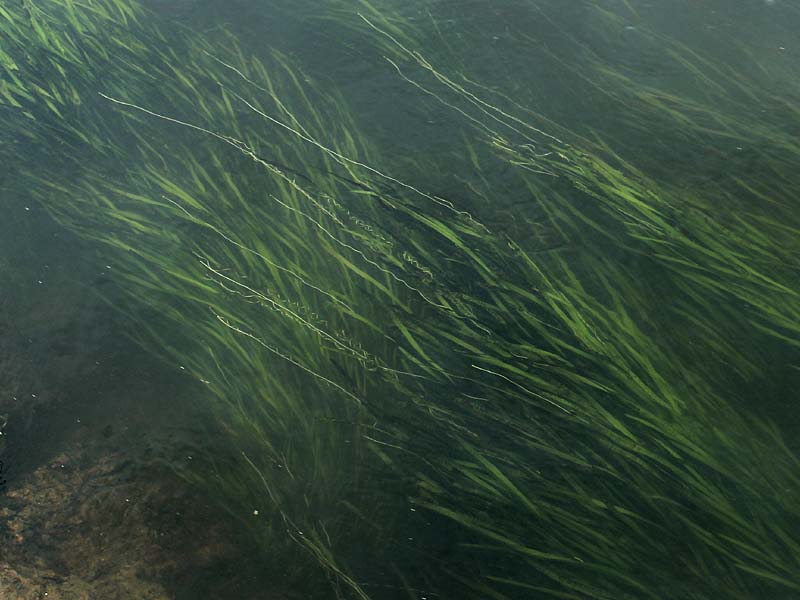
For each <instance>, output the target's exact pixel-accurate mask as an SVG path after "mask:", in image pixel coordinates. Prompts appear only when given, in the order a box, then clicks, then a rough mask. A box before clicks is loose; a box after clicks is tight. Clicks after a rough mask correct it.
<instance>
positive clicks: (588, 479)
mask: <svg viewBox="0 0 800 600" xmlns="http://www.w3.org/2000/svg"><path fill="white" fill-rule="evenodd" d="M513 5H514V6H515V7H516V9H517V10H519V11H520V14H521V15H523V16H525V18H526V19H528V20H532V21H535V22H536V23H537V24H538V27H539V28H540V29H541V30H542V31H546V32H550V34H551V35H552V36H553V38H554V39H555V40H558V41H560V43H566V42H565V40H568V43H569V45H570V46H571V47H573V48H575V49H576V50H575V52H573V53H570V54H565V53H563V52H551V51H550V48H552V45H547V44H545V45H542V44H540V43H538V40H537V39H535V38H531V36H530V35H529V33H527V32H529V31H531V29H530V28H528V27H525V26H524V25H525V23H526V21H524V20H520V21H519V22H518V23H519V27H518V28H516V29H511V30H509V31H508V36H509V38H510V39H511V40H512V41H513V47H514V48H515V49H516V51H517V52H518V53H519V55H520V56H535V57H536V64H537V65H538V67H537V68H538V69H540V70H541V72H542V73H547V72H551V73H559V74H563V76H564V82H562V85H564V86H565V89H568V88H572V89H573V91H574V90H583V91H584V93H590V92H591V93H594V94H599V95H600V96H602V97H603V98H604V99H605V102H606V104H605V107H606V110H607V111H608V114H609V115H613V118H610V119H609V120H608V122H604V121H603V120H602V119H601V120H599V121H598V120H597V119H594V120H593V119H588V118H587V122H586V123H585V124H582V125H574V124H573V123H572V121H573V120H574V117H573V118H572V119H568V121H569V123H568V124H566V125H564V124H559V121H558V120H557V117H558V116H559V115H558V111H557V110H556V109H555V108H552V105H554V104H557V103H553V102H552V100H551V105H549V106H551V109H550V112H547V111H540V109H539V102H540V100H541V102H542V104H543V105H544V104H545V102H544V99H543V97H544V96H545V95H546V90H542V89H537V88H535V86H533V85H531V86H527V85H526V79H525V78H524V77H522V76H520V75H519V74H517V75H516V76H515V78H514V80H513V83H512V81H511V80H506V79H504V78H503V76H502V73H501V74H498V75H497V78H498V81H492V82H487V83H482V82H481V80H480V79H477V78H476V77H475V76H474V75H472V74H471V73H470V68H469V64H468V62H467V61H465V62H464V63H463V64H462V63H459V62H458V59H457V57H459V56H464V52H463V48H459V47H458V44H462V43H463V44H464V45H465V46H467V45H468V44H469V36H468V35H466V34H469V33H470V30H469V29H466V30H465V31H466V34H465V35H466V38H467V39H466V40H464V39H463V38H453V37H452V36H448V35H446V34H445V33H443V32H442V31H441V27H442V26H443V24H444V23H446V22H447V20H446V19H445V17H444V16H443V15H441V14H439V13H438V12H437V11H444V12H445V13H446V12H447V11H448V10H449V9H448V6H449V5H448V4H447V3H441V4H436V5H433V9H435V10H431V11H428V14H427V15H426V17H425V19H421V20H420V19H418V18H416V17H415V18H414V19H412V18H410V16H409V15H408V14H401V13H400V12H398V11H397V10H395V8H394V7H393V6H392V5H391V4H388V3H387V4H370V3H367V2H363V1H362V2H338V1H331V2H326V3H324V4H323V5H321V6H319V5H316V6H313V7H311V8H310V9H309V10H310V11H311V12H310V13H309V14H308V15H303V13H302V10H301V9H302V7H303V6H307V5H306V4H305V3H301V4H299V5H298V6H297V7H295V8H294V9H293V10H296V11H299V12H298V14H299V15H300V16H301V17H303V16H306V17H310V16H313V17H314V18H317V19H320V21H321V22H324V23H325V26H326V28H328V29H326V31H336V32H340V38H341V39H342V40H346V41H347V42H346V43H354V42H352V41H351V40H357V41H358V45H357V48H358V52H359V54H360V55H362V56H366V57H368V60H370V61H373V63H374V64H375V65H379V66H380V68H385V69H387V70H388V72H389V73H390V74H391V76H392V77H394V78H396V80H397V82H398V83H401V84H402V85H405V86H407V87H408V89H409V94H410V96H409V98H415V99H416V100H415V102H418V103H419V106H423V107H425V109H426V110H430V111H433V114H435V115H437V118H440V119H443V120H444V121H443V122H445V123H446V124H447V125H448V127H452V131H453V135H452V139H453V140H457V142H454V143H453V147H452V153H451V154H448V155H446V156H444V157H443V156H439V157H427V156H426V155H425V152H424V149H421V150H420V151H419V152H418V153H416V154H411V153H409V154H408V155H404V156H402V157H397V156H395V155H393V154H392V152H391V148H384V147H383V146H382V145H381V144H380V143H376V142H373V141H372V139H371V136H370V135H369V134H368V133H367V131H368V128H367V127H366V126H365V124H364V123H363V122H361V120H360V119H359V116H358V114H355V113H353V112H352V111H351V109H350V108H349V107H350V100H348V98H347V96H346V94H345V93H344V92H343V91H339V90H337V88H336V87H335V86H334V85H333V84H332V83H331V82H330V81H328V80H327V79H325V78H323V77H319V76H315V75H312V74H311V73H310V72H309V71H308V70H306V69H304V67H303V65H302V64H299V61H298V60H297V59H296V58H292V57H289V56H288V55H285V54H282V53H281V52H280V51H279V50H278V49H275V50H273V51H272V52H271V53H270V54H269V56H266V57H263V58H255V57H253V56H251V55H250V54H248V52H247V50H246V49H245V48H243V47H242V46H241V45H240V43H239V42H238V40H237V38H236V36H234V35H232V34H229V33H226V32H225V30H224V29H222V28H219V29H216V30H214V31H209V32H206V33H204V34H199V33H196V32H194V31H191V30H188V29H184V28H182V27H180V26H178V25H175V24H167V23H160V22H159V20H158V19H157V18H156V17H155V16H153V15H151V14H149V13H148V12H146V11H144V10H143V9H141V8H140V7H139V6H138V5H136V4H135V3H133V2H129V1H128V0H83V1H82V2H77V1H75V2H73V1H72V0H45V1H42V0H40V1H38V2H33V1H30V0H20V1H16V0H11V1H9V2H6V3H4V4H3V5H2V6H0V32H2V38H1V39H0V65H1V66H2V79H0V102H1V103H2V104H1V105H0V119H1V121H0V122H1V123H2V131H3V134H2V135H3V147H2V150H0V153H1V154H2V160H3V161H4V164H6V165H12V167H11V168H12V169H14V170H16V171H17V172H18V173H20V179H21V181H23V182H24V186H25V188H26V189H27V192H26V193H27V194H29V197H31V198H35V199H37V200H38V201H39V202H41V204H42V205H43V206H44V207H46V208H47V210H48V211H49V212H50V213H51V214H52V215H54V216H55V218H56V219H57V220H59V222H61V223H63V224H64V226H66V227H68V228H70V229H72V230H74V231H76V232H78V233H79V234H80V235H82V236H84V237H87V238H89V239H93V240H96V241H97V244H98V246H97V247H98V251H99V252H102V253H103V254H104V255H106V256H107V257H108V261H109V263H110V264H113V267H114V273H115V274H116V278H117V281H118V282H119V284H120V286H122V287H123V288H124V289H125V290H127V291H128V292H129V296H130V301H129V302H128V303H126V304H125V305H124V306H119V308H120V311H121V313H123V314H125V315H127V316H128V317H129V319H130V322H131V328H130V331H131V335H132V336H135V337H136V338H137V339H139V340H140V341H141V343H142V344H143V345H144V346H145V347H147V348H149V349H151V350H152V351H153V352H156V353H159V354H161V355H163V357H164V359H165V360H167V361H169V362H171V363H172V364H175V365H180V366H181V367H183V368H185V369H186V370H188V371H189V372H191V373H192V374H193V375H194V376H195V377H197V378H198V379H199V380H200V381H202V382H203V383H204V384H205V385H206V386H208V388H209V389H210V390H211V391H212V392H213V394H214V396H215V397H216V398H218V407H217V411H216V415H217V417H216V419H215V421H214V422H213V423H210V424H209V427H208V432H206V434H205V435H204V436H202V437H200V438H199V439H198V440H197V445H198V452H197V453H196V455H197V458H198V460H196V461H193V462H192V465H191V468H189V467H186V466H175V468H178V469H180V470H181V472H182V473H183V474H184V475H185V476H186V477H187V478H189V479H190V480H192V481H194V482H195V483H197V485H201V486H205V487H206V488H207V490H208V493H209V494H210V495H211V496H212V497H213V498H214V499H215V500H216V501H217V502H218V503H219V505H220V507H221V508H223V509H226V510H229V511H230V512H232V513H233V514H235V515H237V516H238V517H240V518H241V520H242V523H243V527H246V528H248V530H250V531H251V532H252V534H253V537H254V539H256V540H257V541H258V542H259V544H260V545H261V547H262V548H263V549H264V555H265V563H272V564H276V563H278V564H280V568H279V569H278V570H279V571H280V572H281V573H282V574H284V575H285V576H286V577H288V581H289V582H290V584H291V585H293V586H294V587H296V588H297V589H307V590H309V592H308V593H318V594H323V595H324V594H332V593H336V594H338V595H339V596H340V597H354V598H373V597H374V598H386V597H398V598H400V597H419V596H421V595H429V597H436V596H434V594H438V596H439V597H452V598H456V597H458V598H461V597H475V598H531V597H535V598H538V597H542V598H576V599H583V598H597V599H609V600H611V599H614V600H617V599H623V598H632V599H639V598H653V599H663V598H681V599H683V598H692V599H716V598H741V599H743V600H744V599H752V598H761V597H770V598H790V597H792V595H794V594H796V593H797V592H798V590H800V579H798V575H797V574H798V573H800V537H799V536H798V532H800V508H799V507H800V502H798V500H800V498H798V494H800V487H798V483H800V470H798V467H800V465H799V464H798V458H797V455H796V452H795V451H794V450H793V449H791V448H789V447H787V442H786V441H785V432H783V431H781V430H780V428H779V426H778V425H777V424H776V423H775V421H774V420H772V419H771V418H770V417H769V416H768V415H764V414H762V411H761V410H760V407H759V405H758V404H757V403H755V402H754V401H752V400H751V398H749V397H748V395H747V393H744V392H743V390H753V389H758V388H768V387H769V385H770V379H771V378H773V377H774V376H775V373H776V372H779V371H784V370H787V369H796V368H797V367H796V366H792V365H791V364H790V363H791V362H792V361H794V362H796V357H797V351H798V349H797V345H798V340H799V339H800V335H798V333H800V278H799V277H798V275H800V273H798V271H799V268H798V257H799V256H800V235H799V234H800V223H798V221H800V211H798V210H797V198H798V193H797V192H798V186H800V175H798V173H800V170H798V169H797V168H796V167H797V162H798V157H799V156H800V148H798V144H797V140H796V137H795V136H794V135H792V131H795V130H796V129H797V125H798V114H797V109H796V107H795V106H794V105H793V104H792V103H791V102H790V101H789V100H787V99H786V97H785V95H784V94H783V93H777V92H775V91H773V90H769V89H768V88H766V87H764V86H761V85H756V84H754V83H753V80H752V79H751V78H749V77H747V76H744V75H742V74H741V73H739V72H737V71H736V70H734V69H732V68H730V67H728V66H725V65H724V64H723V63H721V62H720V61H718V60H716V59H712V58H708V57H706V56H704V55H703V54H702V53H700V52H699V51H698V50H695V49H693V48H692V47H690V46H688V45H686V44H685V43H684V42H681V41H678V40H676V39H672V38H668V37H665V36H664V35H662V34H660V33H658V32H655V31H652V32H651V31H649V30H648V29H647V28H646V26H645V25H641V26H639V27H638V28H637V35H640V36H641V37H642V40H641V42H640V43H641V44H643V45H649V46H648V47H649V48H650V49H651V51H652V55H654V56H656V55H657V56H659V57H660V58H659V60H668V61H669V62H670V65H671V67H672V68H673V69H674V70H675V72H676V73H678V74H682V75H681V76H676V78H677V79H676V80H679V81H682V82H689V83H687V84H685V88H681V87H680V86H676V85H675V80H669V81H668V82H667V84H660V83H659V81H658V80H657V79H656V78H652V80H650V81H644V80H643V79H642V73H641V70H637V69H631V68H627V67H626V65H624V64H618V63H615V62H614V61H610V60H609V59H608V56H607V54H604V53H603V51H601V50H602V49H603V48H606V49H607V48H608V47H609V46H611V45H613V44H612V42H611V41H609V40H612V41H613V40H615V39H616V37H615V36H616V34H617V33H618V32H619V31H620V30H621V31H625V23H626V22H627V20H626V19H629V18H630V15H629V14H627V13H625V14H613V13H610V12H607V11H603V10H600V9H599V8H595V9H592V10H593V11H594V12H591V16H592V19H594V21H593V22H594V23H595V24H596V27H594V28H592V31H593V32H594V33H592V36H591V39H572V38H573V37H575V36H579V34H580V32H572V31H571V30H569V29H568V27H567V24H566V23H565V22H563V21H559V19H560V18H563V14H562V13H560V12H559V11H558V10H557V9H555V8H553V6H554V5H553V4H551V3H546V2H544V3H532V2H528V3H521V2H519V3H513ZM276 6H277V4H276ZM625 10H626V11H628V10H630V11H633V8H632V7H629V8H626V9H625ZM406 12H408V11H406ZM634 12H635V11H634ZM787 14H790V15H791V16H793V17H795V18H796V15H795V14H794V13H787ZM597 32H600V33H597ZM604 33H605V34H607V38H608V39H606V38H605V37H604V35H603V34H604ZM329 35H333V34H329ZM476 35H477V34H476ZM333 37H337V36H333ZM456 39H457V40H459V41H458V42H456V41H454V40H456ZM731 43H734V42H731ZM661 50H663V52H662V51H661ZM738 51H739V52H741V53H742V54H741V55H742V56H745V55H746V53H747V48H746V47H742V48H739V50H738ZM498 52H499V56H502V52H503V50H500V51H498ZM662 54H663V55H666V56H667V57H668V58H667V59H664V58H663V57H662ZM512 62H513V61H512ZM757 67H758V65H756V66H755V67H754V68H757ZM637 68H638V67H637ZM486 76H487V77H488V76H489V75H486ZM530 81H533V79H531V80H530ZM504 82H505V83H507V84H508V85H507V87H502V86H501V84H502V83H504ZM573 93H576V92H573ZM756 105H758V106H769V107H771V108H772V110H771V111H770V112H769V114H768V115H767V116H765V117H763V118H758V119H753V118H752V111H751V108H752V106H756ZM655 132H658V133H655ZM637 136H638V137H637ZM651 138H652V139H654V140H656V142H654V144H653V145H652V146H646V147H648V148H650V149H652V152H653V153H654V154H656V155H657V154H658V153H659V152H662V151H663V153H664V155H665V156H666V155H667V154H670V153H672V154H676V155H681V156H683V154H682V152H684V151H685V152H692V151H694V152H698V149H699V148H706V149H708V152H707V153H701V154H702V155H703V156H706V155H710V156H712V157H714V156H716V155H715V154H714V152H715V149H719V148H722V147H730V148H736V147H742V148H747V156H748V159H747V160H748V161H749V162H748V163H747V164H748V167H749V168H748V169H746V170H744V169H736V170H733V169H727V168H725V160H722V166H721V167H718V170H719V172H720V173H721V174H720V175H718V176H714V177H705V176H704V169H703V167H702V165H701V164H695V165H691V164H690V163H691V162H692V161H687V165H690V166H687V169H686V172H685V177H683V178H675V177H674V176H672V175H671V174H670V172H669V171H667V170H665V169H663V168H662V164H661V163H660V162H659V161H657V160H653V159H652V157H651V156H648V155H644V156H643V155H641V152H640V151H638V150H637V151H634V150H632V148H634V149H639V148H641V147H645V146H644V144H645V143H646V140H647V139H651ZM630 139H639V140H640V144H642V145H640V146H637V145H636V144H632V145H629V144H627V141H628V140H630ZM735 154H736V153H735V152H732V155H735ZM735 160H738V159H735ZM735 160H734V164H738V165H741V164H742V163H741V162H735ZM439 171H441V172H446V173H447V176H448V177H449V178H450V179H451V180H452V181H453V182H455V183H454V185H455V186H456V187H454V188H453V189H458V190H459V191H458V193H457V194H453V195H452V196H450V195H446V194H443V193H434V192H432V191H430V189H431V188H430V186H429V184H430V183H431V182H432V180H433V177H434V176H432V175H431V173H432V172H433V173H435V172H439ZM12 172H13V171H12ZM774 356H782V357H784V360H785V361H786V362H785V364H781V365H778V366H776V365H774V364H771V363H770V360H769V359H770V357H774ZM790 400H791V398H787V399H784V401H787V402H788V401H790ZM156 417H157V416H156ZM267 557H269V559H268V558H267ZM276 557H279V558H276ZM317 572H318V573H319V576H311V575H310V573H317ZM331 589H332V590H333V591H330V590H331Z"/></svg>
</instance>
